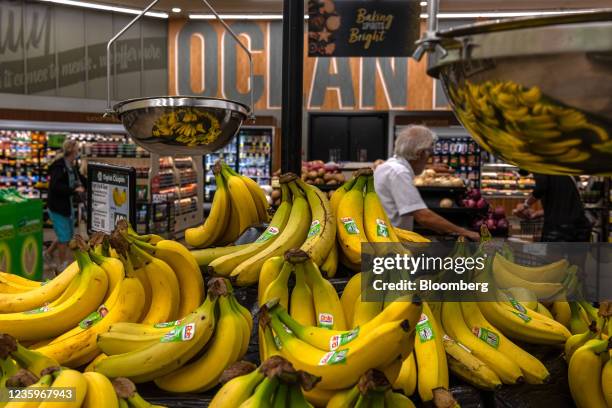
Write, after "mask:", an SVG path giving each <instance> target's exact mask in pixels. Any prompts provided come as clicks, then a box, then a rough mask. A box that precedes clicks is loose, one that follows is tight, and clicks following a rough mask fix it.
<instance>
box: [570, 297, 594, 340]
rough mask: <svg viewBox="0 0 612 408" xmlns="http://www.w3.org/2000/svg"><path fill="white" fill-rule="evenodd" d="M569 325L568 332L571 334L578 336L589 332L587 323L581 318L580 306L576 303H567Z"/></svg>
mask: <svg viewBox="0 0 612 408" xmlns="http://www.w3.org/2000/svg"><path fill="white" fill-rule="evenodd" d="M569 307H570V323H569V330H570V332H571V333H572V334H580V333H584V332H586V331H588V330H589V323H587V321H586V320H585V319H584V318H583V314H582V310H583V309H582V306H580V304H579V303H578V302H569Z"/></svg>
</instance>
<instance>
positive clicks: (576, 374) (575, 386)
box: [568, 340, 609, 408]
mask: <svg viewBox="0 0 612 408" xmlns="http://www.w3.org/2000/svg"><path fill="white" fill-rule="evenodd" d="M608 348H609V344H608V340H589V341H587V342H586V344H585V345H584V346H582V347H580V348H579V349H578V350H576V352H575V353H574V355H573V356H572V359H571V360H570V362H569V368H568V377H569V387H570V391H571V393H572V397H574V402H575V403H576V406H577V407H578V408H595V407H597V408H599V407H601V408H604V407H606V406H607V403H606V398H605V396H604V393H603V387H602V384H601V378H602V362H601V357H600V354H604V353H607V351H608ZM608 389H609V387H608Z"/></svg>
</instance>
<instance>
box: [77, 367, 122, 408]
mask: <svg viewBox="0 0 612 408" xmlns="http://www.w3.org/2000/svg"><path fill="white" fill-rule="evenodd" d="M83 378H85V381H86V382H87V394H86V395H85V400H84V401H83V408H118V407H119V400H118V399H117V394H116V393H115V388H113V384H112V383H111V382H110V380H109V379H108V378H106V377H105V376H103V375H102V374H100V373H96V372H88V373H83Z"/></svg>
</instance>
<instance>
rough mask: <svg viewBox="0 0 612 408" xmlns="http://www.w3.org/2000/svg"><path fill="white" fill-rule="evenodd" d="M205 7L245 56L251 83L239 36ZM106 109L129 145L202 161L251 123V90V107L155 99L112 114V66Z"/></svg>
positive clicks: (116, 109)
mask: <svg viewBox="0 0 612 408" xmlns="http://www.w3.org/2000/svg"><path fill="white" fill-rule="evenodd" d="M158 1H159V0H154V1H153V2H152V3H151V4H149V5H148V6H147V7H146V8H145V9H144V10H143V11H142V12H141V13H140V14H139V15H137V16H136V17H135V18H134V19H133V20H132V21H130V22H129V23H128V24H127V25H126V26H125V27H124V28H123V29H121V31H119V32H118V33H117V34H116V35H115V36H114V37H113V38H111V39H110V41H109V42H108V44H107V46H106V56H107V61H110V60H111V59H110V54H111V46H112V44H113V43H114V42H115V41H116V40H117V39H118V38H119V37H121V36H122V35H123V34H124V33H125V32H126V31H127V30H128V29H129V28H130V27H131V26H132V25H134V24H135V23H136V21H138V20H139V19H140V18H141V17H142V16H143V15H144V14H145V13H146V12H147V11H149V10H150V9H151V8H152V7H153V6H155V4H156V3H157V2H158ZM202 1H203V2H204V4H205V5H206V6H207V7H208V8H209V9H210V11H211V12H212V13H213V14H214V15H215V17H216V18H217V19H218V20H219V22H220V23H221V24H222V25H223V27H224V28H225V30H227V32H229V33H230V35H231V36H232V37H233V38H234V40H235V41H236V42H237V43H238V45H239V46H240V47H241V48H242V49H243V50H244V51H245V52H246V53H247V55H248V57H249V63H250V66H249V68H250V77H251V83H253V60H252V56H251V52H250V51H249V49H248V48H247V47H245V46H244V45H243V44H242V42H241V41H240V39H239V38H238V36H237V35H236V34H235V33H234V32H233V31H232V30H231V28H230V27H229V26H228V25H227V24H226V23H225V22H224V21H223V19H222V18H221V17H220V16H219V15H218V14H217V12H216V11H215V10H214V9H213V8H212V6H211V5H210V4H209V3H208V1H206V0H202ZM106 75H107V109H106V113H105V114H106V115H112V116H115V117H117V118H118V119H119V120H120V121H121V123H122V124H123V126H124V127H125V129H126V130H127V132H128V134H129V135H130V136H131V137H132V139H133V140H134V141H135V142H136V143H137V144H138V145H140V146H142V147H143V148H144V149H146V150H148V151H151V152H153V153H157V154H160V155H164V156H168V155H190V156H192V155H203V154H207V153H211V152H213V151H215V150H218V149H220V148H222V147H224V146H225V145H227V144H228V143H229V141H230V140H231V139H232V138H233V137H234V136H235V135H236V133H237V132H238V129H240V126H241V125H242V123H243V122H244V121H245V120H246V119H247V118H248V117H250V118H253V117H254V116H253V88H252V87H251V101H250V102H251V106H250V107H249V106H246V105H244V104H242V103H239V102H235V101H230V100H226V99H219V98H209V97H197V96H160V97H149V98H138V99H129V100H126V101H122V102H119V103H117V104H116V105H114V106H113V107H112V108H111V101H110V95H111V82H110V77H111V64H108V65H107V72H106Z"/></svg>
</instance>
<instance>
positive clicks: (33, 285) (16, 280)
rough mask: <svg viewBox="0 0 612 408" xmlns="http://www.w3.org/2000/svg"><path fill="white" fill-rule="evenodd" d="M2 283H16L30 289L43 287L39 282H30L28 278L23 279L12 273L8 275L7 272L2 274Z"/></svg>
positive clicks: (0, 274) (0, 273) (0, 279)
mask: <svg viewBox="0 0 612 408" xmlns="http://www.w3.org/2000/svg"><path fill="white" fill-rule="evenodd" d="M0 281H2V282H5V281H6V282H12V283H15V284H17V285H21V286H23V287H29V288H32V289H34V288H37V287H39V286H41V282H38V281H33V280H30V279H28V278H24V277H21V276H19V275H15V274H12V273H7V272H0Z"/></svg>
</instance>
